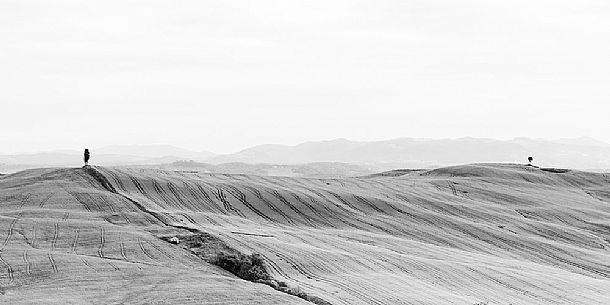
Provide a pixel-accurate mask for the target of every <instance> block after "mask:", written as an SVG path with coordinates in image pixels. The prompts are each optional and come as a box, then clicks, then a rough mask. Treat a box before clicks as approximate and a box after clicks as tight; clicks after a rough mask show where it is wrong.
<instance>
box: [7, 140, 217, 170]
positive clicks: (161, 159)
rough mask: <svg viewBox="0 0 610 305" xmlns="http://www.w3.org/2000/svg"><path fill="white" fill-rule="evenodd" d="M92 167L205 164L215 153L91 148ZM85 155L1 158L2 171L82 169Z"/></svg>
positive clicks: (66, 152) (139, 147)
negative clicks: (185, 161) (193, 161)
mask: <svg viewBox="0 0 610 305" xmlns="http://www.w3.org/2000/svg"><path fill="white" fill-rule="evenodd" d="M90 150H91V163H92V164H97V165H145V164H162V163H171V162H175V161H179V160H195V161H204V160H206V159H208V158H210V157H212V156H215V154H214V153H211V152H207V151H200V152H195V151H190V150H187V149H183V148H178V147H174V146H170V145H124V146H121V145H114V146H106V147H101V148H91V149H90ZM82 158H83V157H82V152H80V151H72V150H57V151H53V152H41V153H33V154H13V155H0V171H3V172H15V171H19V170H23V169H28V168H37V167H58V166H64V167H65V166H80V165H82V162H83V161H82Z"/></svg>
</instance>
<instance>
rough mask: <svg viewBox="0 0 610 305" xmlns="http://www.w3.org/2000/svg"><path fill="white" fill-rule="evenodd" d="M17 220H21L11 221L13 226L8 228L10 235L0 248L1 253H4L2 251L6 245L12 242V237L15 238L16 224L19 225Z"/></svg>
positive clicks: (8, 234)
mask: <svg viewBox="0 0 610 305" xmlns="http://www.w3.org/2000/svg"><path fill="white" fill-rule="evenodd" d="M17 220H19V218H14V219H13V221H11V224H10V225H9V227H8V233H7V235H6V238H5V239H4V242H3V243H2V247H0V252H2V250H4V248H5V247H6V245H7V244H8V243H9V241H10V240H11V237H13V231H14V229H15V224H16V223H17Z"/></svg>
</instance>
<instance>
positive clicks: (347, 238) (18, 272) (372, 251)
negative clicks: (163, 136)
mask: <svg viewBox="0 0 610 305" xmlns="http://www.w3.org/2000/svg"><path fill="white" fill-rule="evenodd" d="M0 232H4V234H5V235H4V236H0V242H2V243H1V244H0V266H4V268H3V269H2V270H1V271H0V292H1V295H0V302H2V303H7V304H34V303H40V302H43V301H44V303H46V304H65V303H66V302H69V303H74V304H82V303H91V304H151V303H157V304H201V303H205V304H227V303H229V304H313V303H312V302H317V303H318V304H468V305H472V304H475V303H481V302H488V304H608V303H609V302H610V296H609V295H608V294H607V291H610V264H609V263H608V262H610V252H609V249H610V175H608V174H602V173H590V172H584V171H577V170H549V169H541V168H535V167H530V166H523V165H517V164H472V165H461V166H451V167H443V168H438V169H433V170H420V171H406V170H402V171H395V172H390V173H384V174H379V175H372V176H366V177H360V178H332V179H320V178H303V177H267V176H257V175H242V174H216V173H201V172H197V171H174V170H160V169H144V168H112V167H89V168H56V169H31V170H26V171H21V172H17V173H13V174H9V175H4V176H0ZM172 237H176V238H178V239H179V240H180V241H181V243H179V244H172V243H170V242H168V241H170V240H171V238H172ZM227 251H228V252H230V253H238V254H240V255H250V254H256V255H258V256H257V257H260V258H261V259H262V261H264V265H265V268H266V272H268V274H269V276H270V277H271V278H272V281H267V282H262V281H259V282H252V281H246V280H243V279H240V278H239V277H237V276H235V275H234V274H232V273H230V272H228V271H227V270H225V269H222V268H220V267H219V266H217V265H215V264H214V263H213V258H214V257H215V256H217V255H218V254H219V253H221V252H227ZM278 283H280V284H281V285H285V286H286V287H287V288H286V289H282V288H281V287H278V285H280V284H278ZM286 291H288V292H290V293H286ZM299 293H300V294H301V297H297V296H295V295H296V294H299Z"/></svg>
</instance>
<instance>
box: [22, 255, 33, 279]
mask: <svg viewBox="0 0 610 305" xmlns="http://www.w3.org/2000/svg"><path fill="white" fill-rule="evenodd" d="M23 262H24V264H25V274H26V275H27V276H31V275H32V267H31V266H32V265H31V264H30V260H29V259H28V250H27V249H26V250H23Z"/></svg>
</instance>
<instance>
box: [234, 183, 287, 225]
mask: <svg viewBox="0 0 610 305" xmlns="http://www.w3.org/2000/svg"><path fill="white" fill-rule="evenodd" d="M244 188H245V189H246V190H248V191H249V192H250V193H252V194H254V196H255V197H256V198H258V200H260V201H262V202H263V203H264V204H266V205H267V206H268V207H269V208H270V209H271V210H272V211H273V212H275V213H277V214H278V215H280V216H281V217H282V218H284V220H286V222H287V223H289V224H295V223H294V221H293V220H292V219H291V218H290V217H288V215H286V213H284V212H282V210H281V209H279V208H277V207H276V206H275V205H274V204H273V203H272V202H271V201H269V200H267V198H265V197H263V194H261V192H260V191H259V190H257V189H256V188H254V187H251V186H246V185H244Z"/></svg>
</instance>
